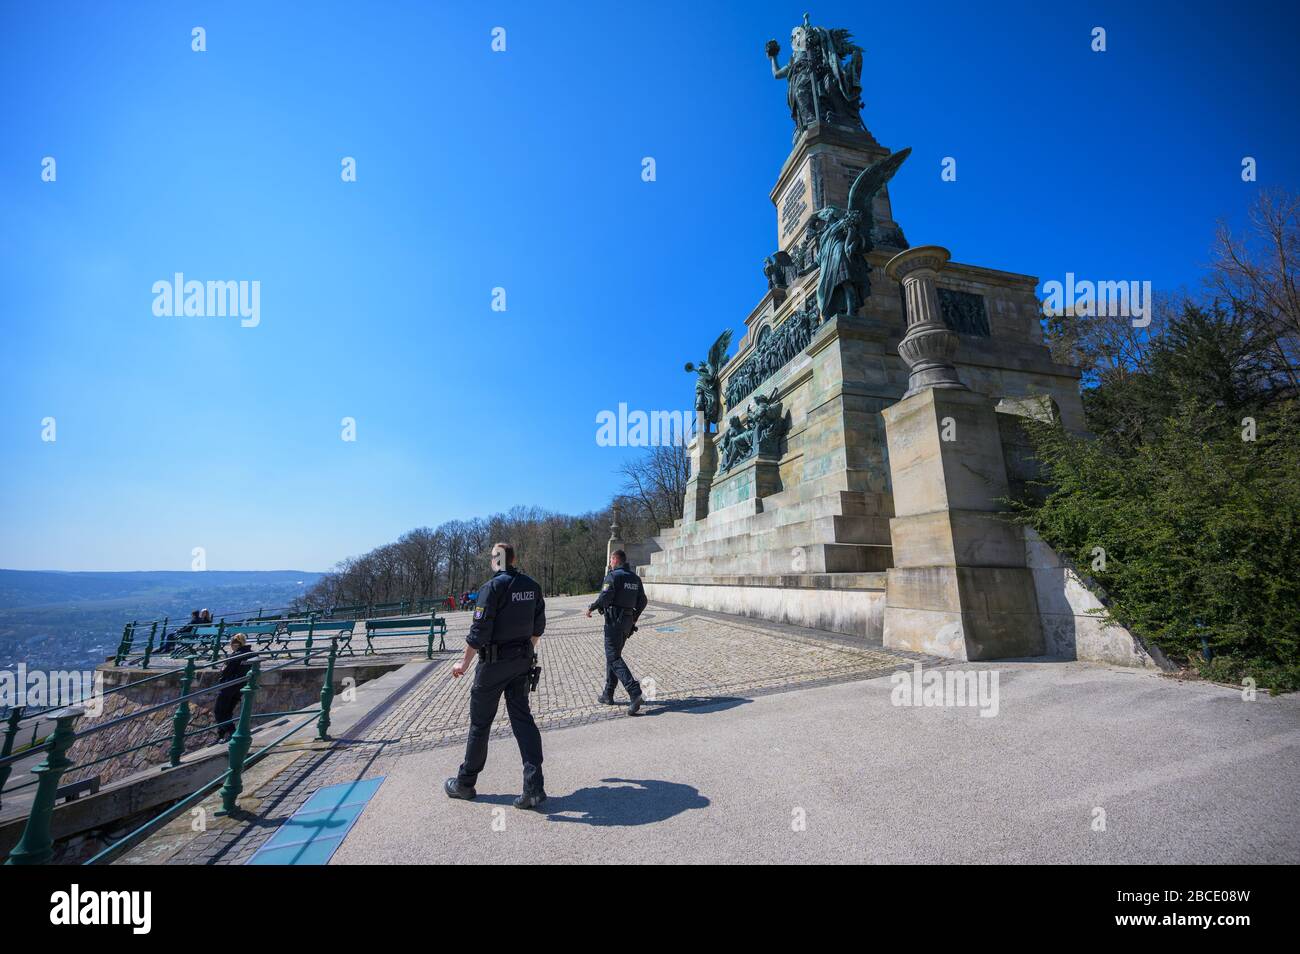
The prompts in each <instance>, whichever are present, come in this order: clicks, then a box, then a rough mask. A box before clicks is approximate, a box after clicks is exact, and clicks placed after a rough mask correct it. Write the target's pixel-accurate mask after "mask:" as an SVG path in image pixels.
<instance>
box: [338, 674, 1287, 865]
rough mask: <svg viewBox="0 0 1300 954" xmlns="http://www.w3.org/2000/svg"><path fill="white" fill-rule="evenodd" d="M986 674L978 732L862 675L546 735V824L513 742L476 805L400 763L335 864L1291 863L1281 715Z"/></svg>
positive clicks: (1091, 677) (954, 715)
mask: <svg viewBox="0 0 1300 954" xmlns="http://www.w3.org/2000/svg"><path fill="white" fill-rule="evenodd" d="M954 668H955V669H956V670H958V671H961V670H966V669H972V668H975V667H970V666H959V667H954ZM998 668H999V669H1000V670H1001V675H1000V679H999V689H1000V692H999V696H1000V699H999V712H998V715H997V716H996V717H991V718H986V717H981V716H980V715H979V714H978V710H977V709H973V708H950V709H940V708H907V707H897V706H894V705H891V702H890V695H891V685H890V681H889V679H888V678H876V679H872V680H869V681H865V682H854V683H847V684H841V685H835V686H828V687H821V688H814V689H806V690H798V691H793V692H787V693H780V694H771V695H766V696H760V697H756V698H754V699H752V701H751V700H747V699H746V700H736V701H723V702H720V703H719V704H717V705H714V706H707V707H702V708H694V709H684V710H672V709H668V710H664V711H662V712H661V714H659V715H657V716H655V717H652V718H644V719H621V720H618V721H611V722H605V723H602V724H599V725H590V726H584V727H579V728H569V729H563V730H560V731H556V732H550V733H547V735H546V737H545V746H546V764H545V769H546V777H547V785H546V787H547V790H548V792H549V794H550V796H551V797H550V798H549V799H548V800H547V802H546V803H545V805H544V808H545V809H546V810H545V811H544V812H521V811H517V810H515V809H514V808H512V807H510V801H511V799H512V798H513V797H514V795H515V794H516V793H517V791H518V786H519V767H518V756H517V753H516V751H515V747H514V745H513V743H512V742H509V741H502V742H499V743H495V744H494V745H493V748H492V750H491V752H490V755H489V760H488V768H487V771H486V772H485V773H484V775H483V776H482V777H481V778H480V781H479V786H478V790H479V793H480V794H479V798H478V799H477V800H476V801H474V802H453V801H451V800H449V799H447V798H445V797H444V796H443V795H442V793H440V792H439V791H437V786H438V783H439V782H440V781H441V780H442V779H443V778H444V777H445V776H447V775H449V774H451V773H452V772H453V771H454V769H455V767H456V762H457V758H458V756H459V753H458V752H454V751H447V750H441V751H429V752H423V753H418V754H414V755H411V756H408V757H406V758H404V759H401V760H400V761H398V762H396V763H395V764H392V765H389V766H386V767H385V768H384V769H383V770H382V774H386V775H387V778H386V779H385V781H384V783H383V785H382V787H381V788H380V790H379V792H378V793H377V794H376V795H375V797H374V799H373V800H372V801H371V803H370V804H369V806H368V807H367V808H366V811H365V813H364V814H363V815H362V817H361V819H360V820H359V821H358V823H357V825H356V827H355V828H354V829H353V830H352V832H351V833H350V834H349V836H348V838H347V840H346V841H345V842H344V843H343V845H342V847H341V848H340V849H339V851H338V852H337V853H336V854H335V856H334V863H336V864H398V863H402V864H441V865H446V864H456V863H461V864H463V863H475V862H494V863H507V864H508V863H519V862H547V863H556V864H574V863H585V862H612V863H617V864H629V863H632V864H644V863H660V862H672V863H677V862H691V863H694V862H709V863H755V862H764V863H776V862H888V863H920V864H930V863H939V862H961V863H989V862H998V863H1011V864H1018V863H1038V862H1042V863H1072V864H1081V863H1112V862H1136V863H1170V862H1179V863H1202V862H1204V863H1211V862H1213V863H1223V862H1244V863H1252V862H1253V863H1258V862H1283V863H1290V864H1294V863H1296V862H1298V861H1300V831H1297V828H1296V826H1295V823H1294V812H1295V806H1296V805H1297V804H1298V803H1300V705H1297V700H1295V699H1291V698H1284V699H1266V698H1260V699H1257V700H1256V701H1254V702H1244V701H1242V699H1241V696H1240V693H1238V692H1234V691H1232V690H1228V689H1224V688H1221V687H1218V686H1212V685H1203V684H1189V683H1180V682H1176V681H1174V680H1171V679H1168V678H1164V677H1161V676H1159V675H1155V674H1150V673H1133V672H1125V671H1121V670H1110V669H1104V668H1098V667H1093V666H1087V665H1083V664H1078V663H1062V664H1050V663H1031V664H1023V663H1022V664H1007V665H999V666H998ZM374 774H381V773H380V772H375V773H374ZM1101 812H1104V816H1103V815H1102V814H1100V813H1101ZM1103 819H1104V825H1105V827H1104V830H1100V829H1099V828H1098V827H1096V826H1097V825H1098V823H1099V821H1101V820H1103Z"/></svg>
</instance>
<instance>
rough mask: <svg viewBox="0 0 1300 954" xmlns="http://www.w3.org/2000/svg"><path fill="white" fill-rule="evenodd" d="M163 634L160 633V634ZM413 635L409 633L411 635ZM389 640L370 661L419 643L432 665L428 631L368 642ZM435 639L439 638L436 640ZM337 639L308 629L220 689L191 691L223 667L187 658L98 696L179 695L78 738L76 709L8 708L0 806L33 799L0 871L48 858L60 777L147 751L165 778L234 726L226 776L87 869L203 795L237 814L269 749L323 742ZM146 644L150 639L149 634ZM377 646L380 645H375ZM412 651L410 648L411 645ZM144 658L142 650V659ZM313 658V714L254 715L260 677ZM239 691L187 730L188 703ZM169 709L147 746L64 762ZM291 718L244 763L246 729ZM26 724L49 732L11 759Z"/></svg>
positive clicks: (252, 658)
mask: <svg viewBox="0 0 1300 954" xmlns="http://www.w3.org/2000/svg"><path fill="white" fill-rule="evenodd" d="M417 626H419V624H417ZM164 628H165V627H164ZM413 628H415V627H413ZM390 637H391V638H392V639H393V641H394V642H396V641H398V640H400V641H402V645H400V646H391V645H390V646H387V647H384V648H383V649H382V650H381V651H375V652H374V655H410V654H411V651H412V649H413V648H415V647H414V646H412V645H411V641H412V640H413V639H416V638H421V639H422V641H423V642H424V647H423V648H424V650H425V653H424V654H425V658H427V659H432V658H433V653H434V648H433V640H434V633H433V632H432V629H430V631H429V632H428V633H427V634H426V633H423V632H411V633H391V634H384V635H376V636H374V637H373V638H374V639H381V638H383V639H388V638H390ZM439 638H441V636H439ZM299 641H300V642H301V643H302V646H301V648H299V647H297V646H295V645H294V643H295V642H299ZM339 641H340V637H339V636H338V635H332V636H331V637H330V639H329V648H328V650H325V648H324V646H323V645H322V644H323V642H324V640H323V637H321V636H316V635H315V634H314V632H313V627H311V626H309V627H308V630H307V632H306V633H305V634H303V635H302V636H301V637H293V636H290V637H288V638H287V640H286V642H285V644H284V645H280V646H278V647H274V648H271V647H266V648H263V649H260V650H257V651H254V652H251V653H249V654H248V657H249V669H248V672H247V674H246V675H242V676H240V677H238V678H235V679H231V680H228V681H225V682H219V683H216V684H214V685H211V686H207V687H205V688H202V689H197V690H195V689H193V683H194V679H195V677H196V676H197V675H198V673H199V672H201V671H202V670H205V669H212V668H214V667H216V666H221V665H225V660H220V659H217V660H209V661H206V662H200V660H199V656H198V655H197V654H193V653H192V654H191V655H190V656H189V657H188V658H187V659H186V661H185V665H184V667H183V668H181V667H176V668H173V669H169V670H167V671H164V672H160V673H155V674H153V675H150V676H146V677H144V678H142V679H138V680H135V681H133V682H129V683H125V684H123V685H121V686H115V687H114V688H113V689H110V690H107V691H106V692H104V693H103V695H104V696H109V695H111V694H113V693H116V692H122V691H125V690H127V689H134V688H138V687H139V686H141V685H144V684H146V683H150V682H153V681H155V680H159V679H165V678H175V679H177V681H178V686H179V694H178V695H177V696H176V697H175V698H172V699H167V700H165V701H163V702H160V703H157V704H155V705H150V706H145V707H143V708H140V709H137V710H135V711H133V712H131V713H128V714H126V715H122V716H119V717H117V718H113V719H107V720H105V721H103V722H98V723H96V724H95V725H92V726H90V727H88V728H86V729H82V730H80V731H78V730H77V729H76V724H77V722H78V721H79V720H80V719H81V718H82V717H83V716H84V715H85V710H84V708H83V707H82V706H79V705H74V706H69V707H66V708H63V709H59V710H55V711H48V710H46V711H42V712H41V713H39V714H36V715H31V714H30V710H24V709H21V708H17V707H15V708H14V709H13V710H11V711H10V713H9V715H8V717H7V719H6V720H5V723H4V736H3V741H2V743H0V745H2V748H0V798H2V797H3V796H4V795H6V794H12V793H13V792H15V791H19V790H22V789H26V788H29V787H31V786H35V787H36V792H35V794H34V796H33V798H32V805H31V809H30V811H29V813H28V818H27V825H26V827H25V829H24V831H23V835H22V838H21V839H20V841H19V843H18V845H17V846H16V847H15V848H14V850H13V851H12V852H11V853H10V855H9V859H8V860H7V861H6V864H12V865H19V864H43V863H45V862H47V861H49V860H50V858H51V857H53V851H54V840H53V836H52V823H53V816H54V809H55V804H56V802H57V801H58V798H59V783H60V781H61V780H62V778H63V776H64V775H66V774H67V773H68V772H69V771H71V770H73V769H77V770H80V769H85V768H88V767H90V766H93V765H96V764H99V763H102V762H106V761H109V760H111V759H115V758H119V757H121V756H123V755H129V754H132V753H135V752H139V751H143V750H146V749H149V748H152V747H155V746H164V745H165V746H167V748H166V750H165V752H164V755H163V762H164V764H162V765H160V769H163V770H166V769H170V768H175V767H177V766H179V765H180V764H182V760H183V758H184V755H185V742H186V740H187V739H189V738H191V737H193V736H195V735H201V734H203V733H207V732H212V731H214V730H215V729H219V728H223V727H225V726H228V725H231V724H232V723H233V724H234V726H235V729H234V733H233V734H232V735H231V737H230V741H229V743H228V745H227V761H228V767H227V769H226V771H225V772H224V773H223V774H222V775H221V776H220V777H218V778H217V779H214V780H213V781H212V782H209V783H208V784H206V785H204V786H202V787H201V788H199V789H198V790H197V791H195V792H194V793H193V794H191V795H190V796H188V797H186V798H185V799H182V800H181V801H180V802H177V803H176V804H174V805H172V806H171V807H170V808H168V809H167V810H165V811H164V812H162V813H161V814H159V815H157V816H155V817H154V818H151V819H150V820H149V821H148V822H146V823H145V824H144V825H141V826H140V827H139V828H137V829H136V830H135V831H133V832H131V833H130V834H128V835H127V836H126V837H125V838H123V839H120V840H119V841H117V842H115V843H114V844H112V845H110V846H108V847H107V848H105V849H104V850H103V851H101V852H100V853H99V854H98V855H96V856H95V857H94V858H92V859H91V860H90V861H89V862H88V863H89V864H94V863H98V862H100V861H104V860H108V859H110V858H112V857H116V856H117V855H118V854H121V853H122V852H124V851H126V850H129V848H130V847H132V846H133V845H134V844H135V843H137V842H138V841H139V840H141V839H143V838H144V837H146V836H147V835H148V833H149V832H151V831H153V830H155V829H156V828H157V827H158V826H160V825H162V824H163V823H165V822H166V821H167V820H169V819H170V818H173V817H175V815H176V814H177V813H178V812H179V811H182V810H184V807H186V806H188V805H190V804H193V803H194V802H195V801H196V800H199V799H201V798H202V797H203V796H205V795H206V794H208V793H210V792H211V791H213V790H214V789H215V788H216V787H217V786H218V785H220V786H221V813H229V812H232V811H235V810H236V808H237V801H238V798H239V795H240V793H241V792H242V791H243V773H244V770H245V769H247V768H248V767H249V766H251V765H252V764H254V763H255V762H256V761H258V760H259V759H261V758H263V757H264V756H265V755H266V754H267V753H268V752H269V751H271V749H273V748H274V747H275V746H276V745H278V744H280V743H281V742H283V741H285V740H286V739H288V738H289V737H290V736H292V735H294V734H295V733H297V732H299V731H300V730H301V729H303V728H304V727H306V726H307V725H309V724H311V723H312V722H313V721H314V722H315V723H316V733H315V737H316V739H317V740H319V741H329V739H330V736H329V727H330V722H331V719H330V713H331V709H332V706H333V702H334V696H335V692H334V677H335V669H336V663H337V660H338V656H339V654H340V650H339ZM151 642H152V634H151ZM381 645H382V644H381ZM416 645H418V643H417V644H416ZM148 654H149V650H146V656H147V655H148ZM313 655H316V656H323V657H324V663H325V667H324V676H323V679H322V683H321V688H320V696H319V704H318V705H316V706H314V707H310V708H308V707H304V708H302V709H295V710H291V711H288V712H269V713H257V712H255V711H254V710H255V705H256V698H257V692H258V687H259V683H260V680H261V678H262V676H263V675H265V674H268V673H271V672H276V671H278V670H280V669H284V668H287V667H289V666H294V665H300V666H306V665H310V663H311V660H312V657H313ZM263 656H269V657H271V658H274V657H275V656H285V657H287V658H284V659H283V660H281V661H280V662H278V663H277V664H275V665H273V666H271V667H270V668H265V669H264V668H263V665H262V657H263ZM237 685H238V686H241V689H240V705H239V714H238V716H237V717H236V718H234V719H231V720H229V721H226V722H222V723H214V724H211V725H203V726H200V727H198V728H191V726H190V722H191V718H192V707H191V703H192V702H193V700H195V699H197V698H199V697H202V696H205V695H208V694H211V693H214V692H220V691H221V690H222V689H225V688H228V687H231V686H237ZM171 707H174V712H173V715H172V719H171V728H170V731H168V732H166V733H164V734H163V735H160V736H159V737H157V738H152V739H149V740H147V741H145V742H143V743H141V744H138V745H133V746H130V747H128V748H124V749H120V750H114V751H112V752H109V753H107V754H105V755H102V756H100V757H99V758H96V759H92V760H90V761H87V762H83V763H79V764H74V763H73V762H72V761H71V760H70V759H69V758H68V751H69V749H70V748H71V747H72V746H73V744H75V743H76V742H77V741H79V740H81V739H85V738H87V737H89V736H91V735H94V734H96V733H99V732H103V731H105V730H107V729H110V728H112V727H114V726H118V725H121V724H123V723H125V722H128V721H131V720H133V719H139V718H143V717H146V716H149V715H152V714H154V713H157V712H160V711H162V710H165V709H168V708H171ZM293 716H304V717H306V718H305V721H302V722H300V723H298V724H296V725H295V726H294V728H293V729H291V730H290V731H288V732H286V733H285V734H283V735H282V736H280V737H279V738H277V739H276V740H275V741H273V742H271V743H270V744H269V745H267V746H265V747H263V748H262V749H260V750H259V751H257V752H256V753H254V754H252V755H249V751H250V749H251V748H252V741H253V731H254V730H253V722H254V720H255V719H269V718H284V717H293ZM29 719H31V720H36V721H35V722H34V723H33V724H34V725H35V724H38V723H39V722H40V721H41V720H45V721H47V722H48V721H50V720H53V722H54V724H55V727H54V731H53V732H52V733H50V734H49V735H48V736H47V737H46V738H45V739H44V740H43V741H41V742H40V743H39V744H33V745H32V746H30V747H28V748H26V749H23V750H20V751H18V752H14V745H15V741H16V739H17V737H18V734H19V731H20V729H21V727H22V724H23V723H24V722H26V721H28V720H29ZM41 751H44V752H45V757H44V759H43V761H42V762H41V763H40V764H39V765H38V766H37V767H36V768H34V769H32V770H31V772H32V775H33V776H35V777H34V779H32V780H31V781H29V782H25V783H22V784H20V785H15V786H13V787H11V788H9V789H7V790H6V789H5V784H6V783H7V782H8V780H9V776H10V773H11V771H12V768H13V765H14V763H16V762H18V761H19V760H23V759H29V758H31V757H32V756H33V754H34V753H37V752H41Z"/></svg>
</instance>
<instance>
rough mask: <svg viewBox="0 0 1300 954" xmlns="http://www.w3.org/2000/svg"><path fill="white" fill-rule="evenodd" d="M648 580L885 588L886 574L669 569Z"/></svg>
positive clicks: (711, 583)
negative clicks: (724, 573) (714, 573)
mask: <svg viewBox="0 0 1300 954" xmlns="http://www.w3.org/2000/svg"><path fill="white" fill-rule="evenodd" d="M645 581H646V582H647V583H651V582H654V583H678V584H682V585H685V586H770V587H777V588H781V589H806V590H884V588H885V574H884V573H883V572H879V573H786V574H779V575H778V574H768V575H758V574H753V575H748V576H708V577H703V576H700V577H696V576H683V575H677V574H668V573H665V574H663V575H661V576H656V577H655V578H654V579H653V580H652V579H651V578H650V577H649V576H646V577H645Z"/></svg>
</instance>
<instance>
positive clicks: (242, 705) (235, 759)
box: [217, 660, 261, 815]
mask: <svg viewBox="0 0 1300 954" xmlns="http://www.w3.org/2000/svg"><path fill="white" fill-rule="evenodd" d="M260 671H261V663H260V662H258V661H257V660H254V661H253V668H252V669H250V670H249V671H248V679H247V681H246V682H245V683H244V688H243V689H241V690H240V691H239V696H240V702H239V724H238V725H237V726H236V727H235V734H234V735H232V736H231V737H230V747H229V752H230V774H229V775H228V776H226V784H225V785H222V786H221V810H220V811H218V812H217V814H218V815H229V814H230V813H231V812H233V811H234V810H235V809H236V808H237V807H238V805H237V804H236V803H237V800H238V798H239V793H240V792H242V791H243V790H244V758H245V757H246V756H247V755H248V750H249V748H250V747H251V746H252V744H253V733H252V731H251V729H250V725H251V723H252V721H253V701H254V699H255V697H256V694H257V677H258V674H259V672H260Z"/></svg>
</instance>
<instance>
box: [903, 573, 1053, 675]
mask: <svg viewBox="0 0 1300 954" xmlns="http://www.w3.org/2000/svg"><path fill="white" fill-rule="evenodd" d="M885 590H886V594H887V599H886V606H885V614H884V625H883V639H884V644H885V647H886V648H887V649H907V650H911V651H913V652H920V653H930V654H932V655H935V656H943V657H945V658H947V659H963V660H980V659H1006V658H1011V657H1020V656H1041V655H1043V653H1044V652H1045V651H1046V650H1045V646H1044V642H1043V630H1042V625H1041V621H1040V619H1039V614H1038V603H1037V601H1036V599H1035V598H1034V583H1033V578H1032V575H1031V574H1030V572H1029V571H1028V570H1026V569H1024V568H1014V567H906V568H896V569H891V570H889V571H888V572H887V574H886V584H885Z"/></svg>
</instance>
